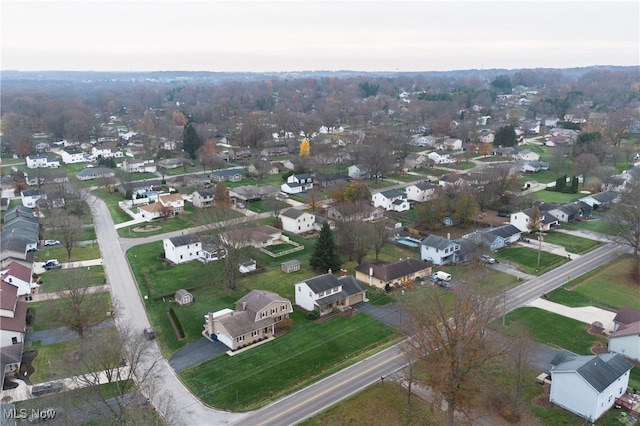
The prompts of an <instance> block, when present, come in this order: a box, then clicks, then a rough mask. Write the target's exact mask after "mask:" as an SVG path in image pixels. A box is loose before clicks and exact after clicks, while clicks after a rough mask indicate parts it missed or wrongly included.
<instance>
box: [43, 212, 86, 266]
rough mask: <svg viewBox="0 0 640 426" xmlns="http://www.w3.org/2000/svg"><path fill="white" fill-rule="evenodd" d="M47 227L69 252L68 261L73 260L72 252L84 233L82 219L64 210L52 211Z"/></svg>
mask: <svg viewBox="0 0 640 426" xmlns="http://www.w3.org/2000/svg"><path fill="white" fill-rule="evenodd" d="M47 226H49V227H51V228H52V229H53V230H54V231H55V233H56V235H57V236H58V239H59V240H60V243H61V244H62V246H63V247H64V248H65V249H66V250H67V259H71V252H72V251H73V247H75V246H76V244H77V243H78V241H80V238H81V237H82V234H83V232H84V222H83V221H82V218H81V217H78V216H75V215H73V214H69V212H67V211H65V210H64V209H51V210H50V211H49V218H48V220H47Z"/></svg>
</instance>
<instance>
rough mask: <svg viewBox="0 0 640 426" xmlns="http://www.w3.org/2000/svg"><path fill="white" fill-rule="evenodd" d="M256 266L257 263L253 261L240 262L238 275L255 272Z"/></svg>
mask: <svg viewBox="0 0 640 426" xmlns="http://www.w3.org/2000/svg"><path fill="white" fill-rule="evenodd" d="M257 266H258V264H257V262H256V261H255V260H253V259H251V260H247V261H246V262H242V263H241V264H240V268H239V269H240V273H242V274H247V273H249V272H253V271H255V270H256V267H257Z"/></svg>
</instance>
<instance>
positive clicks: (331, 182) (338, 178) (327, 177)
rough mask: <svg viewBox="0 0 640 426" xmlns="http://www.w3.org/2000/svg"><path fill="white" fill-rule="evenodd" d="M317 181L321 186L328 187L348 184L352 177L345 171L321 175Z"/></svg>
mask: <svg viewBox="0 0 640 426" xmlns="http://www.w3.org/2000/svg"><path fill="white" fill-rule="evenodd" d="M315 181H316V183H317V184H318V185H320V186H321V187H323V188H327V187H330V186H338V185H346V184H347V183H349V182H350V181H351V178H350V177H349V175H346V174H344V173H329V174H322V175H319V176H318V177H317V178H316V180H315Z"/></svg>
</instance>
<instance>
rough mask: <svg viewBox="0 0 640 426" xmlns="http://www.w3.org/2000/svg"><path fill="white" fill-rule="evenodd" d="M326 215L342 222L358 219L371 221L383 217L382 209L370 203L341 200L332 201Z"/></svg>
mask: <svg viewBox="0 0 640 426" xmlns="http://www.w3.org/2000/svg"><path fill="white" fill-rule="evenodd" d="M327 217H328V218H330V219H334V220H340V221H342V222H351V221H354V220H360V221H362V222H372V221H375V220H379V219H383V218H384V211H383V210H380V209H379V208H377V207H373V206H372V205H370V204H364V203H355V202H352V201H343V202H340V203H334V204H332V205H330V206H329V208H328V209H327Z"/></svg>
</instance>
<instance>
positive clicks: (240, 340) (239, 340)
mask: <svg viewBox="0 0 640 426" xmlns="http://www.w3.org/2000/svg"><path fill="white" fill-rule="evenodd" d="M236 342H244V336H238V337H236Z"/></svg>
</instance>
